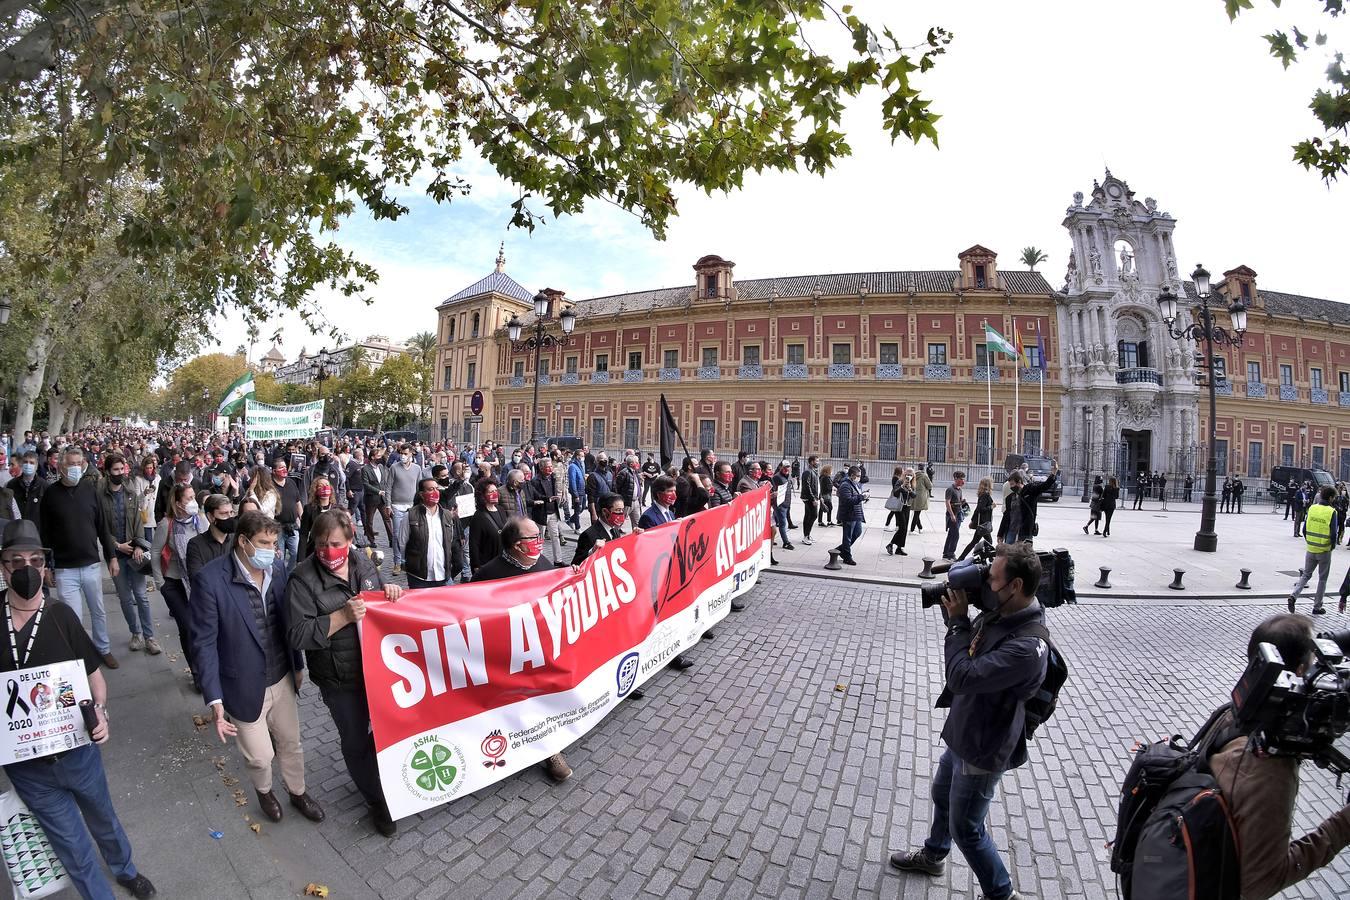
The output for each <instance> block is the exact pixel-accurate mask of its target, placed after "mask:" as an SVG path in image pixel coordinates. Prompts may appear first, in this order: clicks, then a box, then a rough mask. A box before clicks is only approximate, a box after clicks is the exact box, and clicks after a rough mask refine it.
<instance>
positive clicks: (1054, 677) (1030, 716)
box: [1009, 622, 1069, 740]
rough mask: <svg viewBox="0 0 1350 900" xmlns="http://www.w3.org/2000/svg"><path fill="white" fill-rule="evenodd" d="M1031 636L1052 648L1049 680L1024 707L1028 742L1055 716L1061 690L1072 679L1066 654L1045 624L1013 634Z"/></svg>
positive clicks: (1050, 650)
mask: <svg viewBox="0 0 1350 900" xmlns="http://www.w3.org/2000/svg"><path fill="white" fill-rule="evenodd" d="M1028 634H1029V635H1031V636H1032V637H1037V638H1040V639H1041V640H1042V641H1044V642H1045V646H1046V647H1047V648H1048V649H1047V651H1046V652H1047V658H1046V661H1045V678H1044V679H1043V680H1042V681H1041V686H1040V687H1039V688H1037V689H1036V693H1035V694H1033V695H1032V696H1031V699H1029V700H1027V702H1026V703H1025V704H1024V708H1025V710H1026V729H1025V734H1026V737H1027V740H1031V739H1032V738H1033V737H1034V736H1035V734H1036V729H1038V728H1040V727H1041V726H1042V725H1044V724H1045V723H1046V722H1047V721H1049V719H1050V717H1051V716H1053V715H1054V714H1055V708H1056V707H1057V706H1058V705H1059V690H1060V688H1062V687H1064V682H1066V681H1068V680H1069V664H1068V661H1067V660H1065V658H1064V654H1063V653H1060V652H1059V648H1058V647H1056V646H1055V642H1054V641H1052V640H1051V639H1050V630H1049V629H1048V628H1046V627H1045V624H1044V623H1042V622H1033V623H1032V624H1030V625H1024V626H1023V627H1021V628H1019V629H1017V630H1016V631H1014V632H1013V633H1012V635H1016V636H1019V637H1020V636H1022V635H1028ZM1012 635H1009V636H1010V637H1011V636H1012Z"/></svg>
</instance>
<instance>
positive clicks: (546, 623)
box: [361, 488, 772, 818]
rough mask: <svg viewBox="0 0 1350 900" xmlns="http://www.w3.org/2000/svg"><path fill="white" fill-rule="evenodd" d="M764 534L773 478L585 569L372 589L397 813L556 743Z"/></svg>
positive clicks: (517, 765) (522, 762)
mask: <svg viewBox="0 0 1350 900" xmlns="http://www.w3.org/2000/svg"><path fill="white" fill-rule="evenodd" d="M771 540H772V522H771V518H770V515H769V492H768V489H767V488H762V489H760V490H757V491H754V492H753V493H749V494H742V495H741V496H739V497H737V498H736V499H735V501H733V502H732V503H730V504H728V505H726V506H720V507H715V508H713V509H708V510H704V511H703V512H700V513H697V514H696V515H693V516H690V517H688V518H684V519H680V520H678V521H675V522H672V523H670V524H668V525H663V526H661V527H659V528H654V529H650V530H648V531H645V532H643V533H642V534H630V535H627V536H625V537H623V538H621V539H620V540H617V541H611V542H609V543H607V544H606V545H605V546H604V547H603V548H601V549H600V550H598V551H597V552H596V553H595V554H593V555H592V556H591V557H590V558H589V559H588V560H587V561H586V562H585V563H584V564H583V565H582V566H581V567H580V569H579V570H576V571H574V570H573V569H572V568H571V567H564V568H560V569H555V570H553V571H551V572H540V573H536V574H533V575H522V576H520V577H518V578H512V579H508V580H504V581H491V582H486V583H483V584H461V585H455V586H452V587H444V588H432V589H429V590H420V591H410V592H409V593H408V594H406V595H405V596H404V597H403V599H401V600H399V601H398V602H397V603H390V602H387V601H385V600H383V598H382V596H381V595H373V594H367V595H365V599H366V601H367V613H366V617H365V619H364V620H363V622H362V625H361V653H362V657H363V664H364V669H365V680H366V695H367V698H368V700H369V702H370V717H371V723H372V726H373V728H374V733H375V749H376V751H377V754H378V758H379V766H380V776H381V779H382V781H383V785H384V792H385V798H386V800H387V801H388V803H389V809H390V812H391V813H392V814H393V815H394V817H395V818H400V817H403V816H407V815H411V814H412V813H414V812H418V811H421V810H423V809H428V808H430V807H433V806H436V805H439V804H441V803H444V802H446V801H447V800H450V799H452V798H453V797H456V796H459V795H461V794H465V793H471V792H472V791H475V790H478V789H479V788H482V787H485V786H487V785H489V784H492V783H494V782H496V781H499V780H501V779H502V778H505V777H507V776H508V775H511V774H513V773H514V772H517V771H520V770H521V769H523V768H525V767H527V766H529V765H533V764H534V763H537V762H539V761H540V760H543V759H545V758H547V757H548V756H551V755H552V754H554V753H558V752H560V751H562V750H563V749H564V748H565V747H566V746H567V745H568V744H570V743H572V742H573V741H574V740H576V739H577V738H578V737H580V736H581V735H583V734H585V733H586V732H587V731H589V730H590V729H591V728H593V727H594V726H595V725H596V723H598V722H599V721H600V720H601V719H603V718H604V717H605V715H606V714H608V713H609V712H610V711H611V710H612V709H614V707H615V706H616V705H617V704H618V703H619V701H620V700H622V699H623V697H625V696H626V695H627V694H628V693H629V692H630V691H632V689H633V688H635V687H637V686H638V685H640V684H641V683H642V682H644V681H646V680H647V678H648V677H650V676H651V675H652V674H654V673H655V672H657V671H659V670H660V669H661V667H663V666H664V665H665V664H666V663H667V662H669V661H670V660H671V659H672V658H673V657H674V656H675V655H676V654H677V653H679V652H680V651H681V650H683V649H685V648H687V647H689V646H691V645H692V644H695V643H697V642H698V640H699V638H700V636H701V635H702V634H703V632H704V631H706V630H707V629H708V628H710V627H711V626H712V625H713V624H715V623H716V622H717V621H719V620H721V619H722V618H724V617H725V616H726V614H727V611H728V609H729V607H730V602H731V598H732V597H734V596H737V595H738V594H742V593H744V592H745V591H747V590H749V589H750V587H752V586H753V585H754V583H755V581H756V580H757V578H758V575H759V571H760V568H761V567H762V566H763V564H765V563H766V562H767V561H768V556H769V546H770V542H771Z"/></svg>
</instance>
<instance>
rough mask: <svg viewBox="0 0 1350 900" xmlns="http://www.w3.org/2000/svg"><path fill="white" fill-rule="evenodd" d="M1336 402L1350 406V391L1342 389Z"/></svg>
mask: <svg viewBox="0 0 1350 900" xmlns="http://www.w3.org/2000/svg"><path fill="white" fill-rule="evenodd" d="M1336 403H1337V404H1339V405H1340V406H1345V407H1350V391H1341V392H1340V393H1339V394H1337V395H1336Z"/></svg>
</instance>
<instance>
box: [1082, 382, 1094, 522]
mask: <svg viewBox="0 0 1350 900" xmlns="http://www.w3.org/2000/svg"><path fill="white" fill-rule="evenodd" d="M1091 480H1092V407H1090V406H1089V407H1088V408H1087V441H1086V449H1085V451H1084V453H1083V496H1082V502H1084V503H1087V502H1088V500H1089V499H1090V494H1089V491H1090V490H1091Z"/></svg>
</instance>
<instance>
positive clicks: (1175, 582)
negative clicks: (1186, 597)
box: [1168, 569, 1186, 591]
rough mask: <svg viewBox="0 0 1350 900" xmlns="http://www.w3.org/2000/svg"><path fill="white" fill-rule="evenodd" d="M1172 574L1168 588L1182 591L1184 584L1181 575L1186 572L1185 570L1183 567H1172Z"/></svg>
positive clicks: (1184, 587)
mask: <svg viewBox="0 0 1350 900" xmlns="http://www.w3.org/2000/svg"><path fill="white" fill-rule="evenodd" d="M1172 574H1173V576H1174V577H1173V578H1172V583H1171V584H1169V585H1168V587H1170V588H1171V589H1172V590H1174V591H1184V590H1186V586H1185V585H1183V584H1182V583H1181V576H1182V575H1185V574H1186V570H1185V569H1173V570H1172Z"/></svg>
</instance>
